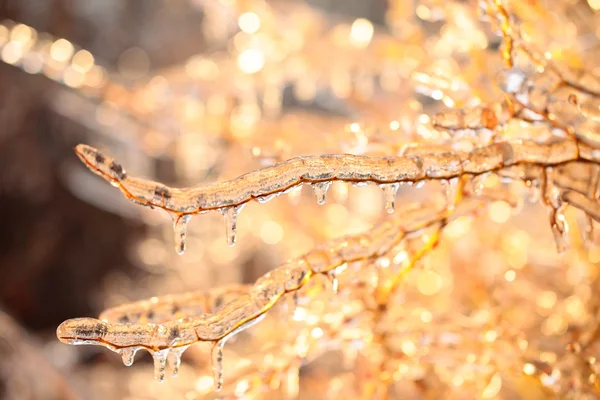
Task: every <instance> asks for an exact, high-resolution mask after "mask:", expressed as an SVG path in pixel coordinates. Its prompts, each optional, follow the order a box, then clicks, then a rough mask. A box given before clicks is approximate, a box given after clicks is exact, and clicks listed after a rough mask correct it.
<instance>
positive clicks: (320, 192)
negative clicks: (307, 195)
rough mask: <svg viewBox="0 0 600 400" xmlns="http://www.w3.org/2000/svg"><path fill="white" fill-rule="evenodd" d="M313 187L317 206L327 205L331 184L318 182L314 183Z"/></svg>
mask: <svg viewBox="0 0 600 400" xmlns="http://www.w3.org/2000/svg"><path fill="white" fill-rule="evenodd" d="M311 186H312V188H313V191H314V192H315V196H316V197H317V204H319V205H322V204H325V195H326V194H327V189H329V186H331V182H327V181H325V182H317V183H312V184H311Z"/></svg>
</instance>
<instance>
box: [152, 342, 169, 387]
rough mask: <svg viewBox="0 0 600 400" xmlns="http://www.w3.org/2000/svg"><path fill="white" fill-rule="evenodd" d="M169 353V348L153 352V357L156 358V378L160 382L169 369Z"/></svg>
mask: <svg viewBox="0 0 600 400" xmlns="http://www.w3.org/2000/svg"><path fill="white" fill-rule="evenodd" d="M168 355H169V349H164V350H159V351H154V352H152V358H153V359H154V379H156V380H157V381H159V382H162V381H164V380H165V370H166V369H167V356H168Z"/></svg>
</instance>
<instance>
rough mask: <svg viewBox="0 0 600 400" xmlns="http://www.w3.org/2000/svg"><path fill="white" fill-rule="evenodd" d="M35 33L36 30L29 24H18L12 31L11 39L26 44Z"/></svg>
mask: <svg viewBox="0 0 600 400" xmlns="http://www.w3.org/2000/svg"><path fill="white" fill-rule="evenodd" d="M34 35H35V31H34V30H33V29H31V28H30V27H28V26H27V25H23V24H17V25H15V27H14V28H13V29H12V31H11V32H10V40H12V41H14V42H19V43H21V44H22V45H26V44H27V43H29V42H30V41H31V40H32V39H33V38H34ZM0 36H1V35H0Z"/></svg>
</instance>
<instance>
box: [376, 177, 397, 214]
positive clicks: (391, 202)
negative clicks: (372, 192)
mask: <svg viewBox="0 0 600 400" xmlns="http://www.w3.org/2000/svg"><path fill="white" fill-rule="evenodd" d="M379 186H380V187H381V188H382V189H383V197H384V200H385V211H387V212H388V214H391V213H393V212H394V208H395V206H396V194H397V193H398V188H399V187H400V184H398V183H385V184H381V185H379Z"/></svg>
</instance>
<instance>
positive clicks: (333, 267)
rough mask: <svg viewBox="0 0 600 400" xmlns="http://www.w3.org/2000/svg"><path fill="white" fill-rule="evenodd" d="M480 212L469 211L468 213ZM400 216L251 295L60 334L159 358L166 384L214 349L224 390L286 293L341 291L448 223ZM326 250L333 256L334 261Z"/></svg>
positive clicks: (311, 257) (180, 300) (235, 290)
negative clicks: (232, 343) (350, 272)
mask: <svg viewBox="0 0 600 400" xmlns="http://www.w3.org/2000/svg"><path fill="white" fill-rule="evenodd" d="M474 206H475V204H471V205H469V206H467V205H465V207H466V208H465V210H470V209H471V208H473V207H474ZM401 214H402V216H401V217H400V216H398V217H397V218H396V219H393V220H389V221H386V222H384V223H383V224H381V225H379V226H378V227H376V228H375V229H374V230H373V231H372V232H371V233H370V234H369V235H365V234H359V235H353V236H346V237H341V238H337V239H335V240H332V241H331V242H329V243H328V244H324V245H323V246H320V248H317V249H315V250H313V251H311V252H309V253H307V254H305V255H304V256H302V257H299V258H298V259H295V260H290V261H288V262H287V263H285V264H283V265H282V266H280V267H279V268H276V269H275V270H273V271H271V272H269V273H267V274H266V275H264V276H263V277H262V278H260V279H259V280H257V281H256V283H255V284H254V285H253V286H251V287H248V286H244V285H235V286H232V287H228V288H222V289H215V290H213V291H210V292H208V293H200V292H192V293H186V294H180V295H170V296H163V297H155V298H152V299H149V300H143V301H138V302H135V303H131V304H126V305H122V306H118V307H115V308H113V309H109V310H106V311H105V312H103V313H102V315H101V318H102V319H103V320H98V319H93V318H77V319H71V320H68V321H65V322H63V323H62V324H61V325H60V326H59V327H58V329H57V337H58V338H59V340H60V341H62V342H63V343H67V344H74V345H98V346H104V347H106V348H108V349H110V350H112V351H115V352H117V353H119V354H120V355H121V357H122V359H123V362H124V363H125V364H126V365H130V364H131V363H132V362H133V359H134V356H135V353H136V352H137V351H138V350H140V349H145V350H147V351H149V352H150V353H151V354H152V356H153V359H154V367H155V368H154V369H155V377H156V379H157V380H162V379H164V378H165V377H166V370H167V367H168V366H169V365H171V369H172V371H173V374H176V372H177V369H178V367H179V362H180V357H181V355H182V353H183V352H184V351H185V350H186V349H187V348H188V347H189V346H190V345H191V344H193V343H196V342H198V341H208V342H213V343H214V348H213V353H212V358H213V361H214V366H213V368H214V374H215V387H216V388H219V387H220V386H221V385H222V376H223V375H222V374H223V372H222V360H223V346H224V344H225V342H226V341H227V340H228V339H229V338H231V337H232V336H234V335H236V334H238V333H239V332H241V331H243V330H245V329H247V328H249V327H250V326H253V325H254V324H256V323H258V322H259V321H260V320H261V319H262V318H264V316H265V314H266V313H267V312H268V310H269V309H270V308H271V307H273V306H274V304H275V303H276V302H277V301H279V300H280V299H282V298H283V297H286V296H284V295H285V294H286V293H294V294H295V293H297V291H298V290H299V289H300V288H302V287H303V286H304V285H305V284H306V283H307V282H308V281H309V280H310V279H311V277H313V276H316V275H319V274H324V275H327V276H328V277H329V278H330V279H331V280H332V286H333V289H334V290H337V287H338V283H337V275H338V274H340V273H341V272H342V271H343V270H345V267H346V265H347V264H348V263H352V262H356V261H359V260H364V259H367V258H369V257H374V256H377V255H379V254H383V253H385V252H387V251H389V249H390V248H391V247H393V246H394V245H396V244H397V243H398V242H399V241H400V240H402V238H403V237H405V235H407V234H408V233H409V232H414V231H418V230H419V229H422V228H424V227H427V226H430V225H432V224H436V223H438V222H439V221H441V220H443V219H445V218H448V216H449V215H448V213H447V211H446V209H445V208H444V207H440V206H439V205H431V206H427V205H424V206H422V207H409V208H406V209H403V210H401ZM453 215H454V214H453ZM321 249H328V250H327V253H324V252H323V250H321ZM121 321H123V322H121ZM142 321H145V322H142ZM169 359H171V362H170V363H169V362H168V360H169Z"/></svg>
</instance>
